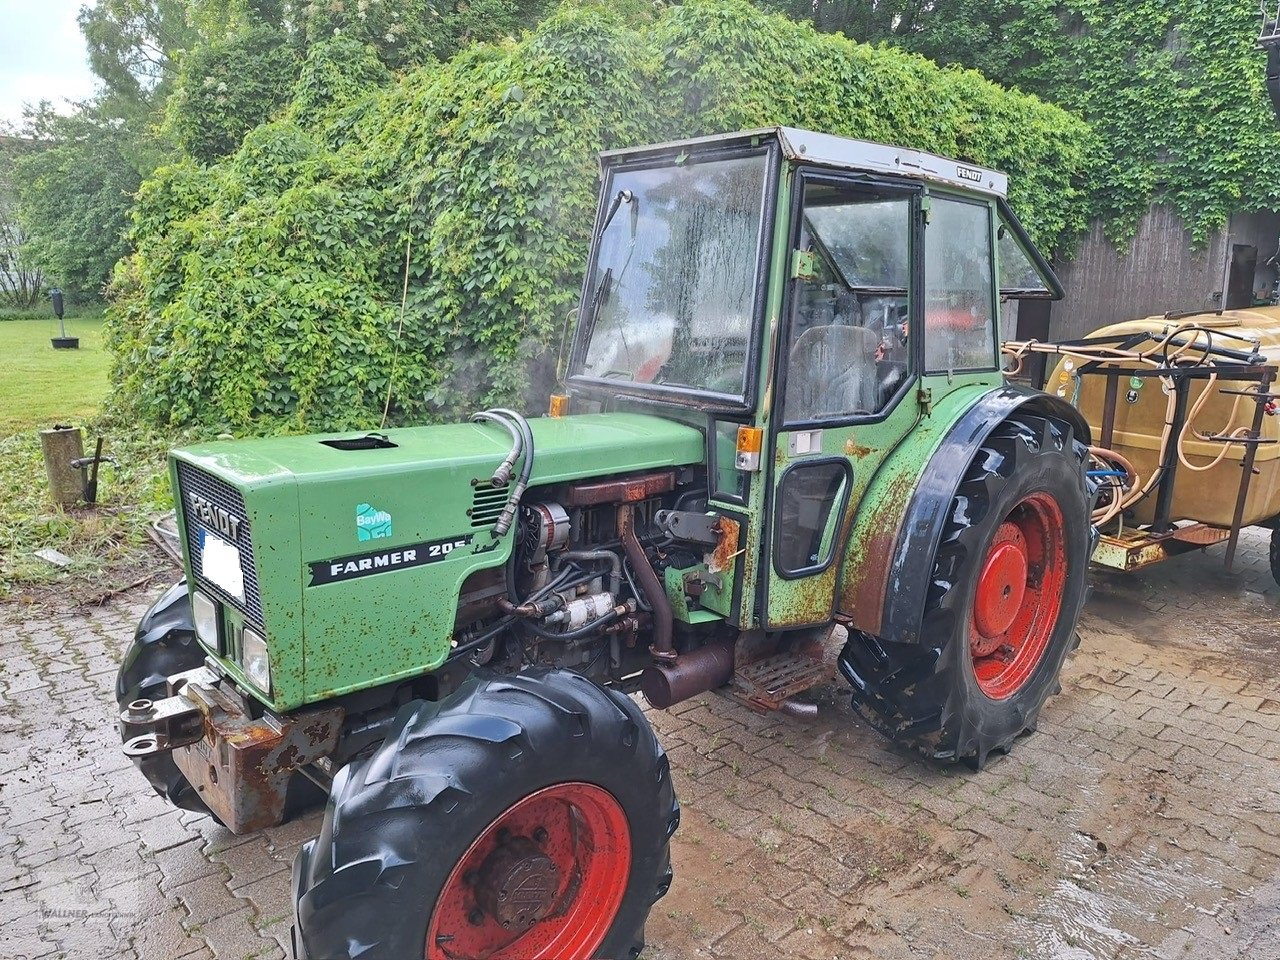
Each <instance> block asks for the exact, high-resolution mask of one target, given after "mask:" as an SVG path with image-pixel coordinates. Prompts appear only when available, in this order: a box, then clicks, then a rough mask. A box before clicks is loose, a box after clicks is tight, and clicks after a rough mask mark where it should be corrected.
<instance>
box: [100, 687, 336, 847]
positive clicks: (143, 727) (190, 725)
mask: <svg viewBox="0 0 1280 960" xmlns="http://www.w3.org/2000/svg"><path fill="white" fill-rule="evenodd" d="M168 692H169V696H168V697H166V698H165V699H163V700H155V701H152V700H135V701H133V702H132V703H130V704H128V705H127V706H126V707H125V709H124V710H122V711H121V712H120V731H121V734H122V736H123V739H124V741H125V744H124V752H125V755H126V756H128V757H130V758H132V759H135V760H136V759H141V758H144V757H148V756H153V755H156V754H161V753H172V754H173V760H174V763H176V764H177V766H178V769H179V770H181V771H182V773H183V774H184V775H185V776H186V778H187V780H188V781H190V783H191V785H192V786H193V787H194V788H195V789H196V791H197V793H198V794H199V796H200V798H201V799H202V800H203V801H204V802H205V804H207V805H208V807H209V809H211V810H212V811H213V812H214V814H216V815H217V817H218V819H219V820H221V821H222V822H223V824H225V825H226V827H227V828H228V829H229V830H231V831H232V832H234V833H251V832H253V831H255V830H261V829H264V828H265V827H272V826H275V825H277V824H279V823H281V822H283V820H284V813H285V799H286V795H287V792H288V787H289V780H290V778H291V777H292V776H293V774H294V773H295V772H296V771H297V770H298V768H300V767H303V766H306V765H307V764H311V763H315V762H316V761H317V760H319V759H321V758H323V757H326V756H328V755H329V754H331V753H332V752H333V750H334V749H335V748H336V747H337V745H338V736H339V734H340V733H341V731H342V721H343V719H344V716H345V713H344V711H343V709H342V708H341V707H329V708H322V709H316V710H304V711H299V712H297V713H292V714H284V715H280V714H276V713H273V712H271V711H270V710H266V711H263V713H262V716H261V717H257V718H255V717H254V716H253V715H252V713H251V712H250V709H249V701H248V699H247V698H245V697H244V696H243V695H241V694H240V693H239V691H237V690H235V688H234V687H230V688H229V689H228V688H227V681H225V680H222V679H221V678H219V677H218V675H217V674H216V673H214V672H213V671H212V670H210V669H209V668H208V667H197V668H196V669H195V670H188V671H186V672H184V673H179V674H175V675H174V676H172V677H170V678H169V680H168Z"/></svg>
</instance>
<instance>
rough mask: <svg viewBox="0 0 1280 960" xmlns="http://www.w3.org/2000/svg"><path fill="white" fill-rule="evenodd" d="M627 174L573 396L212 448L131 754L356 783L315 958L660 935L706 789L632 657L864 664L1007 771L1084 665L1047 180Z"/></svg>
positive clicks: (813, 136) (136, 713)
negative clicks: (1041, 204)
mask: <svg viewBox="0 0 1280 960" xmlns="http://www.w3.org/2000/svg"><path fill="white" fill-rule="evenodd" d="M602 184H603V186H602V192H601V197H600V204H599V210H598V214H597V219H596V226H595V231H594V235H593V236H594V239H593V243H592V249H591V254H590V261H589V268H588V273H587V278H586V281H585V283H584V286H583V291H582V299H581V305H580V307H579V310H578V318H577V324H576V332H575V334H574V336H573V338H572V342H571V346H570V347H569V349H568V351H567V359H566V368H565V371H564V377H563V384H564V387H563V392H562V393H559V394H557V395H555V396H553V398H552V405H551V415H550V416H547V417H539V418H535V419H526V418H525V417H524V416H521V415H520V414H518V413H515V412H513V411H511V410H505V409H494V410H486V411H484V412H482V413H477V414H476V415H475V416H474V417H473V418H472V420H471V422H468V423H458V424H451V425H442V426H429V427H415V428H405V429H395V430H388V431H386V432H382V433H379V432H372V433H355V434H340V435H324V436H306V437H279V438H273V439H261V440H244V441H231V442H220V443H211V444H206V445H201V446H195V447H189V448H185V449H181V450H176V451H174V452H173V454H172V459H171V465H172V481H173V485H174V489H175V491H176V494H177V496H176V500H177V512H178V523H179V527H180V530H181V535H182V539H183V547H184V554H183V556H184V564H185V572H186V578H185V580H184V582H182V583H180V584H178V585H177V586H175V587H173V588H172V589H171V590H170V591H169V592H168V593H166V594H165V595H164V596H163V597H162V598H161V599H160V600H159V601H158V602H157V603H156V605H155V606H154V607H153V608H152V609H151V611H150V612H148V613H147V615H146V616H145V617H144V618H143V620H142V623H141V624H140V625H139V627H138V632H137V638H136V640H135V642H134V645H133V647H132V648H131V649H130V650H129V652H128V654H127V656H126V658H125V661H124V663H123V665H122V667H121V670H120V675H119V682H118V685H117V694H118V698H119V700H120V706H121V729H122V735H123V738H124V741H125V744H124V749H125V752H126V753H127V754H128V755H129V756H130V757H132V758H134V760H135V761H136V763H137V765H138V766H139V767H140V768H141V770H142V772H143V773H144V774H145V775H146V776H147V778H148V780H149V781H150V782H151V784H152V785H153V786H154V787H155V789H156V790H157V791H158V792H159V793H160V794H162V795H163V796H165V797H167V798H168V799H169V800H170V801H171V802H172V803H174V804H175V805H177V806H180V807H184V808H187V809H193V810H201V811H207V812H209V813H210V814H212V815H213V816H215V817H217V818H218V820H220V821H221V822H222V823H223V824H224V825H225V826H226V827H227V828H228V829H230V830H232V831H235V832H237V833H242V832H246V831H252V830H257V829H261V828H264V827H268V826H271V825H274V824H278V823H280V822H281V821H282V820H284V819H286V818H288V817H289V816H291V815H292V813H293V812H294V811H296V810H298V809H301V808H302V807H303V806H305V805H306V804H308V803H310V802H313V801H314V800H316V799H317V798H318V797H321V796H323V795H324V794H325V793H327V795H328V804H327V807H326V810H325V814H324V820H323V824H322V827H321V830H320V834H319V836H318V837H317V838H316V839H314V840H313V841H311V842H310V843H308V844H307V845H306V846H304V847H303V848H302V850H301V852H300V853H299V855H298V859H297V862H296V864H295V870H294V881H293V882H294V895H295V911H296V917H295V925H294V939H295V952H296V954H297V955H298V956H299V957H309V958H325V960H332V958H338V957H342V958H355V957H360V958H362V960H377V958H391V960H404V958H407V957H427V958H432V960H445V958H447V960H478V958H495V957H504V958H521V960H529V958H555V960H565V958H589V957H610V958H612V957H633V956H635V955H636V953H637V952H638V951H639V949H640V947H641V946H642V937H643V927H644V922H645V919H646V917H647V916H648V914H649V911H650V909H651V908H652V906H653V904H654V902H655V901H656V900H657V899H658V898H659V897H661V896H662V895H663V894H664V893H665V892H666V891H667V888H668V886H669V885H670V883H671V866H670V856H669V840H670V837H671V836H672V834H673V833H674V831H675V829H676V827H677V825H678V823H679V816H680V814H679V806H678V804H677V802H676V798H675V794H674V791H673V787H672V782H671V772H670V768H669V765H668V762H667V759H666V757H665V756H664V754H663V751H662V749H661V747H660V746H659V744H658V742H657V740H656V738H655V736H654V734H653V732H652V730H651V728H650V726H649V723H648V722H647V720H646V718H645V715H644V713H643V712H642V711H641V709H640V708H639V707H638V706H637V704H636V702H635V701H634V700H633V699H632V698H631V697H629V696H628V694H630V693H633V692H637V691H642V692H643V693H644V695H645V697H646V698H647V700H648V702H649V703H650V704H651V705H652V706H654V707H656V708H665V707H669V706H671V705H672V704H675V703H678V702H680V701H682V700H685V699H687V698H689V697H693V696H696V695H699V694H702V693H704V692H706V691H709V690H721V691H723V692H725V693H726V694H728V695H731V696H734V697H737V698H738V699H739V700H741V701H742V702H743V703H745V704H748V705H749V706H751V707H752V708H754V709H757V710H782V711H785V712H789V713H795V714H800V715H804V714H806V713H811V712H812V710H813V707H812V704H811V703H806V702H805V701H804V700H803V699H796V697H797V695H799V694H801V693H802V692H803V691H805V690H806V689H808V688H811V687H813V686H815V685H817V684H820V683H824V682H827V681H829V680H830V679H832V678H833V677H834V676H835V674H836V672H837V671H838V672H839V673H841V674H843V675H844V677H845V678H846V679H847V680H848V681H849V683H850V684H851V685H852V688H853V702H854V705H855V706H856V708H857V710H858V711H860V713H861V714H862V716H864V717H865V718H866V719H867V720H868V721H869V722H870V723H871V724H872V725H874V726H875V727H876V728H878V729H879V730H881V731H883V732H884V733H885V734H886V735H888V736H890V737H892V738H893V739H895V740H897V741H901V742H904V743H907V744H910V745H911V746H913V747H914V748H916V749H918V750H919V751H921V752H923V753H924V754H925V755H927V756H928V757H931V758H934V759H936V760H939V761H944V762H949V761H968V762H970V763H971V764H973V765H975V766H981V765H982V764H983V763H984V762H985V761H986V759H987V758H988V756H989V755H990V754H992V753H993V752H997V751H998V752H1003V751H1006V750H1007V749H1008V748H1009V746H1010V745H1011V743H1012V742H1013V741H1014V739H1015V738H1017V737H1018V736H1019V735H1021V734H1023V733H1025V732H1026V731H1029V730H1031V729H1033V728H1034V726H1035V723H1036V719H1037V715H1038V713H1039V711H1040V709H1041V706H1042V705H1043V703H1044V701H1045V699H1046V698H1047V697H1048V695H1049V694H1050V693H1051V692H1054V691H1055V690H1056V689H1057V679H1058V674H1059V670H1060V668H1061V666H1062V662H1063V659H1064V657H1065V656H1066V654H1067V652H1068V650H1069V648H1070V647H1071V646H1072V645H1073V642H1074V638H1075V625H1076V620H1077V618H1078V616H1079V611H1080V607H1081V603H1082V601H1083V599H1084V595H1085V571H1086V566H1087V564H1088V560H1089V555H1090V551H1091V549H1092V546H1093V534H1092V529H1091V526H1090V522H1089V515H1090V509H1091V506H1092V492H1091V488H1090V483H1089V480H1088V477H1087V473H1086V464H1085V461H1086V444H1087V443H1088V439H1089V438H1088V426H1087V425H1086V423H1085V422H1084V421H1083V420H1082V419H1081V417H1080V416H1079V414H1078V413H1077V412H1076V411H1075V410H1074V409H1073V408H1072V407H1071V406H1069V405H1068V404H1066V403H1065V402H1063V401H1062V400H1059V399H1058V398H1056V397H1052V396H1048V395H1046V394H1043V393H1038V392H1033V391H1030V390H1026V389H1022V388H1020V387H1016V386H1010V385H1006V384H1005V383H1004V382H1003V378H1002V375H1001V372H1000V362H999V352H998V346H999V345H998V338H997V329H998V313H999V304H1000V303H1001V301H1002V299H1004V298H1006V297H1034V296H1040V297H1055V296H1060V295H1061V291H1060V288H1059V285H1058V282H1057V280H1056V279H1055V277H1054V276H1053V273H1052V271H1051V270H1050V269H1049V267H1048V266H1047V265H1046V263H1045V261H1044V259H1043V258H1042V257H1041V256H1040V254H1038V253H1037V252H1036V250H1035V249H1034V247H1033V246H1032V245H1031V243H1030V242H1029V240H1028V239H1027V236H1026V233H1025V232H1024V231H1023V229H1022V227H1021V226H1020V225H1019V223H1018V221H1017V219H1016V218H1015V217H1014V215H1013V213H1012V211H1011V210H1010V209H1009V206H1008V204H1007V203H1006V201H1005V191H1006V186H1007V182H1006V178H1005V176H1004V175H1002V174H1000V173H997V172H995V171H992V170H986V169H982V168H979V167H975V166H971V165H968V164H963V163H957V162H955V161H953V160H947V159H944V158H941V157H937V156H931V155H927V154H923V153H918V152H915V151H912V150H904V149H900V148H897V147H890V146H882V145H878V144H873V143H866V142H861V141H856V140H849V139H843V138H838V137H834V136H828V135H824V134H818V133H810V132H806V131H801V130H794V129H787V128H777V129H764V130H754V131H748V132H744V133H735V134H731V135H725V136H716V137H709V138H703V139H697V140H689V141H685V142H680V143H674V144H663V145H660V146H650V147H641V148H637V149H628V150H619V151H612V152H608V153H606V154H604V155H603V158H602Z"/></svg>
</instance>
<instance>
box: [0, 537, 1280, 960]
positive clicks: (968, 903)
mask: <svg viewBox="0 0 1280 960" xmlns="http://www.w3.org/2000/svg"><path fill="white" fill-rule="evenodd" d="M1242 560H1243V563H1242V565H1241V568H1240V569H1239V570H1238V572H1237V573H1236V574H1233V575H1228V574H1226V573H1225V572H1223V571H1222V570H1221V567H1220V562H1221V555H1220V553H1214V554H1210V555H1209V556H1208V557H1201V556H1192V557H1184V558H1181V559H1178V560H1175V561H1172V562H1170V563H1168V564H1165V565H1164V566H1162V567H1158V568H1155V569H1153V570H1151V571H1149V572H1147V573H1144V574H1140V575H1135V576H1131V577H1129V578H1120V577H1117V576H1108V575H1099V576H1098V577H1097V578H1095V593H1094V597H1093V600H1092V601H1091V603H1090V606H1089V609H1088V612H1087V614H1086V617H1085V620H1084V622H1083V624H1082V633H1083V637H1084V640H1083V643H1082V645H1081V649H1080V651H1079V653H1078V654H1076V656H1075V657H1073V659H1072V660H1071V661H1069V663H1068V665H1067V668H1066V670H1065V672H1064V677H1063V692H1062V695H1061V696H1059V697H1056V698H1054V699H1053V700H1051V701H1050V702H1049V705H1048V706H1047V707H1046V709H1045V711H1044V714H1043V717H1042V721H1041V725H1040V730H1039V731H1038V732H1037V733H1035V734H1033V735H1032V736H1030V737H1029V738H1027V739H1026V740H1024V741H1023V742H1021V743H1019V744H1018V747H1017V749H1015V751H1014V752H1013V754H1012V755H1010V756H1009V757H1006V758H1002V759H999V760H997V761H996V762H994V763H992V764H991V765H989V766H988V768H987V769H986V770H985V771H984V772H982V773H980V774H972V773H963V772H959V771H949V770H939V769H936V768H934V767H931V766H929V765H927V764H924V763H922V762H919V761H917V760H916V759H914V758H913V757H911V756H909V755H907V754H905V753H902V752H899V751H897V750H895V749H894V748H892V747H890V746H886V745H885V744H884V743H883V742H882V741H881V740H880V739H879V738H878V737H877V736H876V735H874V734H873V733H872V732H871V731H869V730H868V729H867V728H866V727H865V726H863V725H862V724H860V723H859V722H858V721H857V720H856V718H855V717H854V716H853V714H852V713H851V711H850V709H849V706H848V698H847V696H846V695H845V693H844V691H843V689H841V688H840V687H839V686H837V685H834V684H833V685H832V686H830V687H829V688H824V689H823V690H822V691H821V696H820V698H819V699H820V703H821V711H820V716H819V719H818V720H817V721H816V722H813V723H810V724H803V723H801V722H799V721H795V720H788V719H785V718H781V717H776V716H772V717H761V716H757V715H755V714H753V713H750V712H749V711H747V710H745V709H743V708H741V707H739V706H737V705H735V704H733V703H731V702H728V701H726V700H723V699H721V698H719V697H716V696H706V697H702V698H699V699H697V700H694V701H691V702H689V703H686V704H682V705H681V706H679V707H677V708H676V709H675V710H673V711H671V712H670V713H666V714H660V713H657V714H652V716H653V720H654V723H655V725H656V727H657V728H658V730H659V733H660V736H661V737H662V739H663V741H664V743H665V744H666V745H667V747H668V749H669V751H670V753H671V756H672V759H673V766H674V769H675V778H676V786H677V789H678V790H679V792H680V795H681V798H682V801H683V804H684V811H685V817H684V825H683V826H682V828H681V830H680V832H679V834H677V838H676V842H675V845H674V860H675V867H676V882H675V884H674V885H673V886H672V888H671V892H670V894H669V895H668V896H667V897H666V899H665V900H663V901H661V902H660V903H659V904H658V906H657V907H656V908H655V911H654V914H653V917H652V919H651V921H650V924H649V930H648V934H649V941H650V944H651V946H650V948H649V949H648V950H647V951H646V954H645V956H646V958H650V957H651V958H656V960H674V958H684V957H735V958H754V957H812V958H870V957H876V958H927V960H965V958H982V960H992V958H1003V957H1025V958H1053V960H1094V958H1133V960H1136V958H1148V957H1151V958H1165V960H1169V958H1178V957H1187V958H1196V960H1200V958H1239V960H1246V958H1247V960H1280V764H1278V763H1277V761H1278V760H1280V693H1278V692H1277V686H1276V669H1275V664H1276V657H1277V653H1278V652H1280V605H1278V603H1280V596H1278V593H1277V589H1276V588H1275V586H1274V585H1273V584H1272V582H1271V579H1270V576H1269V574H1268V573H1267V571H1266V542H1265V540H1264V539H1263V538H1262V537H1261V536H1260V535H1258V534H1255V533H1249V534H1247V535H1246V542H1245V548H1244V555H1243V558H1242ZM155 592H156V591H155V590H152V591H145V592H138V593H136V594H134V595H131V596H129V597H127V598H126V599H125V600H124V601H123V602H117V603H116V604H114V605H112V606H109V607H107V608H105V609H102V610H96V609H95V610H77V609H50V608H33V609H26V610H23V609H17V608H14V607H8V608H0V960H19V958H25V960H34V958H37V957H67V958H76V960H79V958H85V960H106V958H116V957H120V958H140V960H177V958H208V957H219V958H235V960H249V958H279V957H283V956H286V955H287V954H286V950H287V944H288V937H289V922H290V918H289V914H290V904H289V869H290V865H291V862H292V860H293V855H294V852H295V851H296V849H297V847H298V845H299V844H300V843H302V842H303V841H304V840H305V839H307V838H308V837H310V836H311V835H312V833H313V832H314V831H315V829H316V824H317V820H318V817H317V816H316V815H312V816H310V817H307V818H306V819H304V820H301V821H298V822H295V823H292V824H287V825H285V826H283V827H280V828H277V829H274V830H268V831H266V832H265V833H262V834H258V835H255V836H250V837H236V836H233V835H231V834H229V833H227V832H226V831H225V830H222V829H221V828H219V827H216V826H214V825H212V824H211V823H210V822H208V821H207V820H203V819H201V818H198V817H195V816H192V815H189V814H185V813H178V812H176V811H173V810H170V809H168V808H166V807H165V806H164V805H163V804H161V803H160V802H159V801H158V800H157V799H156V798H155V797H154V796H152V795H151V793H150V791H149V790H148V789H147V788H146V786H145V784H144V782H143V780H142V778H141V776H140V775H139V774H137V773H136V772H135V771H134V770H133V768H132V766H131V765H130V764H129V763H128V762H127V761H125V760H124V758H123V757H122V756H121V754H120V751H119V743H118V740H117V739H116V733H115V727H114V720H113V717H114V710H115V705H114V702H113V699H112V693H111V691H112V684H113V681H114V675H115V663H116V658H117V656H118V655H119V652H120V650H121V648H122V645H123V644H124V643H125V642H126V640H127V639H128V637H129V635H130V632H131V629H132V624H133V622H134V621H135V620H136V618H137V616H138V615H139V614H140V613H141V612H142V610H143V609H144V608H145V606H146V605H147V603H148V602H149V600H150V598H151V596H152V595H154V593H155Z"/></svg>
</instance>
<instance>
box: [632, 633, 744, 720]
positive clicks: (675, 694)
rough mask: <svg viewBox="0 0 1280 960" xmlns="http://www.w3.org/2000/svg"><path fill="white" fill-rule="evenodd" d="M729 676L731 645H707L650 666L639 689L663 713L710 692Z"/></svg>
mask: <svg viewBox="0 0 1280 960" xmlns="http://www.w3.org/2000/svg"><path fill="white" fill-rule="evenodd" d="M732 676H733V645H732V644H728V643H708V644H706V645H705V646H702V647H699V648H698V649H697V650H694V651H692V652H690V653H683V654H681V655H680V656H679V657H677V658H676V659H675V660H671V661H667V662H660V663H655V664H652V665H651V666H649V667H647V668H646V669H645V671H644V675H643V676H642V677H641V680H640V689H641V691H642V692H643V693H644V696H645V699H646V700H648V701H649V703H650V704H652V705H653V706H655V707H658V708H659V709H663V710H665V709H666V708H667V707H670V706H672V705H673V704H677V703H679V702H680V701H682V700H688V699H689V698H690V697H694V696H697V695H698V694H700V693H706V692H707V691H708V690H714V689H715V688H716V687H720V686H723V685H724V684H726V683H728V682H729V680H730V678H731V677H732Z"/></svg>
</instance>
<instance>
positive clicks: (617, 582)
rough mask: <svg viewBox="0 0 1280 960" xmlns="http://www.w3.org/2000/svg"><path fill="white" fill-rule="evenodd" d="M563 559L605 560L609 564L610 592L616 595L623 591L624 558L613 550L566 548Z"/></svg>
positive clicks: (561, 555) (560, 556) (562, 554)
mask: <svg viewBox="0 0 1280 960" xmlns="http://www.w3.org/2000/svg"><path fill="white" fill-rule="evenodd" d="M559 558H560V559H561V560H603V561H605V562H606V563H608V564H609V592H610V593H612V594H613V595H614V596H615V597H616V596H617V595H618V594H619V593H620V592H621V591H622V558H621V557H619V556H618V555H617V554H616V553H614V552H613V551H612V550H565V551H563V552H561V553H560V555H559Z"/></svg>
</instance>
